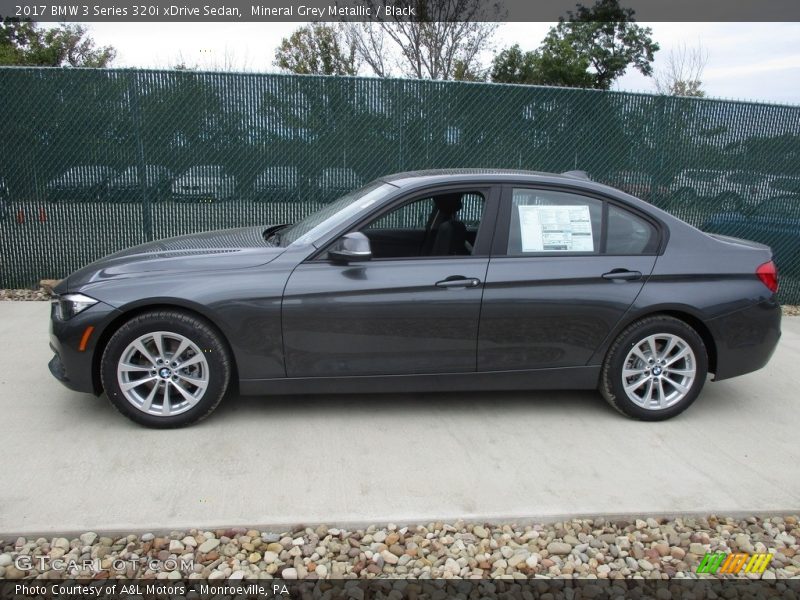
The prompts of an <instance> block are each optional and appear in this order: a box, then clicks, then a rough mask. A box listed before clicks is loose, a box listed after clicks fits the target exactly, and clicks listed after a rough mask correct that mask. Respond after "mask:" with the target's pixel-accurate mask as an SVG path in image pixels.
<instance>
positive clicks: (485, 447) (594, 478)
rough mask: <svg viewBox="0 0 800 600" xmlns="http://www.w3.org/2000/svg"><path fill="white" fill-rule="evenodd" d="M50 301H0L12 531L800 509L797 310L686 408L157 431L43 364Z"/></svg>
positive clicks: (244, 407) (342, 399)
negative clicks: (668, 416)
mask: <svg viewBox="0 0 800 600" xmlns="http://www.w3.org/2000/svg"><path fill="white" fill-rule="evenodd" d="M48 310H49V307H48V304H47V303H44V302H41V303H38V302H29V303H24V302H0V436H1V437H2V448H3V450H4V453H3V454H4V458H3V459H2V460H1V461H0V487H1V488H2V501H0V534H17V533H20V534H30V533H39V532H41V533H45V532H54V531H64V532H72V531H78V530H88V529H94V530H123V529H131V530H171V529H180V528H189V527H210V526H223V525H224V526H234V525H258V526H279V525H288V524H291V525H296V524H311V523H318V522H326V523H335V524H340V525H341V524H357V523H365V522H378V523H385V522H389V521H393V522H397V523H404V522H406V523H408V522H420V521H421V522H428V521H431V520H436V519H456V518H464V519H468V520H487V521H492V520H499V519H505V518H510V519H516V520H518V521H525V520H529V519H550V518H553V517H557V516H559V515H583V516H596V515H612V514H624V515H641V514H658V515H674V514H676V513H681V512H703V513H706V512H716V513H718V514H720V513H725V514H732V513H735V514H739V513H754V512H758V513H764V512H777V511H794V512H796V511H797V510H798V509H800V444H798V422H799V421H798V414H800V413H799V412H798V405H799V404H800V396H798V390H800V369H798V365H800V318H786V319H784V334H783V339H782V341H781V344H780V347H779V348H778V350H777V353H776V355H775V357H774V358H773V360H772V362H771V363H770V365H769V366H768V367H767V368H766V369H763V370H762V371H760V372H758V373H754V374H751V375H748V376H745V377H742V378H739V379H733V380H730V381H724V382H720V383H709V384H708V385H707V387H706V389H705V391H704V392H703V394H702V395H701V397H700V398H699V400H698V401H697V402H696V404H695V405H694V406H693V407H692V408H691V409H690V410H689V411H687V412H686V413H684V414H682V415H681V416H679V417H677V418H676V419H673V420H671V421H667V422H663V423H640V422H636V421H631V420H628V419H625V418H623V417H622V416H620V415H618V414H617V413H616V412H614V411H613V410H611V409H610V408H609V407H608V406H607V405H606V404H605V402H604V401H603V400H602V399H601V398H600V397H599V395H597V394H595V393H591V392H559V393H553V392H546V393H545V392H543V393H497V394H482V393H474V394H418V395H405V394H392V395H384V396H374V395H363V396H313V397H275V398H230V399H228V400H227V401H226V402H225V403H223V405H222V406H221V407H220V408H219V410H218V411H217V412H216V413H215V414H214V415H213V416H212V417H211V418H210V419H208V420H207V421H205V422H203V423H201V424H200V425H197V426H194V427H191V428H189V429H183V430H176V431H152V430H148V429H144V428H142V427H139V426H137V425H134V424H133V423H131V422H129V421H128V420H126V419H125V418H123V417H122V416H121V415H119V414H118V413H117V412H116V411H115V410H114V409H113V408H112V407H111V406H110V404H109V403H108V401H107V400H106V399H105V397H102V398H94V397H92V396H87V395H82V394H77V393H73V392H70V391H68V390H66V389H65V388H63V387H62V386H61V385H60V384H59V383H58V382H56V381H55V380H54V379H53V378H52V377H51V376H50V374H49V372H48V370H47V366H46V365H47V361H48V360H49V358H50V351H49V349H48V344H47V334H46V332H47V320H48Z"/></svg>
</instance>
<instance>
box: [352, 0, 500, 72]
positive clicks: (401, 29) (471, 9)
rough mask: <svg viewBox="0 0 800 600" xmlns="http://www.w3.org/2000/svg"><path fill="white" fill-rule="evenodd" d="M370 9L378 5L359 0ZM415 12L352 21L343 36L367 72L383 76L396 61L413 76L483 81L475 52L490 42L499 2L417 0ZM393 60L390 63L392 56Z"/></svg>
mask: <svg viewBox="0 0 800 600" xmlns="http://www.w3.org/2000/svg"><path fill="white" fill-rule="evenodd" d="M362 2H363V3H364V4H365V5H366V6H368V7H370V8H371V9H372V14H377V10H378V9H379V8H382V5H380V6H379V4H378V3H377V2H376V0H362ZM413 6H414V8H415V13H416V14H415V15H414V16H411V17H403V16H400V15H398V16H393V17H392V18H391V20H380V21H372V22H366V23H353V24H351V25H350V26H349V28H348V36H349V37H350V39H352V40H354V42H353V43H354V46H355V48H356V50H357V52H358V54H359V57H360V58H361V59H362V61H363V62H364V64H366V65H367V66H368V67H369V68H370V69H371V70H372V72H373V73H374V74H375V75H377V76H379V77H387V76H389V75H391V74H392V73H393V71H394V69H393V68H392V67H393V66H396V67H397V68H398V69H399V71H400V73H401V74H403V75H405V76H408V77H413V78H416V79H462V80H471V81H472V80H483V79H484V78H485V76H484V75H483V72H484V69H483V68H482V66H481V64H480V59H479V57H480V54H481V53H482V52H483V51H484V50H486V49H488V48H490V47H491V42H492V37H493V35H494V32H495V30H496V29H497V23H496V22H492V21H498V20H500V19H499V17H500V15H501V10H500V8H499V5H497V4H491V3H485V2H483V0H417V1H416V2H414V3H413ZM392 59H394V60H393V62H394V63H395V65H392V64H391V61H392Z"/></svg>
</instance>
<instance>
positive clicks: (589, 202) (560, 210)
mask: <svg viewBox="0 0 800 600" xmlns="http://www.w3.org/2000/svg"><path fill="white" fill-rule="evenodd" d="M602 220H603V202H602V201H600V200H596V199H594V198H587V197H585V196H579V195H576V194H570V193H568V192H555V191H552V190H534V189H521V188H517V189H514V192H513V197H512V207H511V228H510V231H509V235H508V247H507V250H506V253H507V254H508V255H509V256H526V255H529V254H540V253H543V252H546V253H551V252H554V253H563V254H577V253H580V254H587V253H588V254H592V253H594V254H596V253H598V252H599V251H600V241H601V235H600V232H601V229H602Z"/></svg>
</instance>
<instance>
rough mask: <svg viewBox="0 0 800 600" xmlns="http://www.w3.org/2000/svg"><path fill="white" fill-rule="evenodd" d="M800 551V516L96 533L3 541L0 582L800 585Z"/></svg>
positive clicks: (0, 541)
mask: <svg viewBox="0 0 800 600" xmlns="http://www.w3.org/2000/svg"><path fill="white" fill-rule="evenodd" d="M799 541H800V525H798V516H797V515H784V516H781V517H765V518H760V517H749V518H746V519H732V518H725V517H716V516H713V515H711V516H709V517H707V518H688V517H686V518H678V519H674V520H668V519H653V518H647V519H636V520H630V521H629V520H621V519H608V520H606V519H594V520H582V519H574V520H571V521H563V522H558V523H550V524H533V525H527V526H525V527H521V526H516V525H489V524H465V523H464V522H461V521H459V522H456V523H453V524H448V523H430V524H428V525H424V526H423V525H417V526H406V527H398V526H397V525H393V524H389V525H388V526H386V527H384V528H380V527H375V526H372V527H369V528H367V529H363V530H362V529H359V530H355V531H348V530H345V529H336V528H333V527H330V528H329V527H326V526H324V525H321V526H319V527H316V528H298V529H294V530H292V531H285V532H282V533H269V532H262V531H258V530H246V529H243V528H238V529H218V530H214V531H203V530H195V529H192V530H190V531H175V532H172V533H170V534H169V535H154V534H153V533H145V534H142V535H135V534H132V535H128V536H124V537H119V536H116V537H113V538H112V537H105V536H102V535H98V534H96V533H93V532H87V533H84V534H82V535H80V536H79V537H76V538H73V539H68V538H66V537H55V538H51V539H47V538H43V537H40V538H38V539H32V538H31V539H27V538H24V537H20V538H18V539H16V540H13V539H8V540H0V550H1V552H0V578H7V579H12V578H14V579H15V578H21V577H37V576H38V577H43V578H48V579H49V578H53V579H58V578H62V577H67V576H78V577H81V578H83V577H87V578H88V577H94V578H98V579H100V578H108V577H112V578H116V577H119V578H134V577H135V578H142V579H154V578H155V579H181V578H184V577H188V578H189V579H200V578H202V579H206V578H207V579H209V580H222V579H242V578H244V579H253V578H270V577H280V578H283V579H318V578H333V579H342V578H362V579H363V578H367V579H369V578H375V577H403V578H414V579H416V578H430V577H444V578H453V577H462V578H490V577H491V578H497V577H513V578H529V577H533V576H540V577H541V576H544V577H560V578H598V579H629V578H632V577H644V578H647V579H667V578H687V577H696V576H697V575H696V574H695V570H696V567H697V565H698V563H699V561H700V560H701V559H702V557H703V555H704V554H705V553H706V552H709V551H711V552H731V551H741V552H749V553H753V552H770V553H774V556H773V558H772V562H771V563H770V565H769V568H768V569H767V571H765V572H764V575H763V578H765V579H776V578H778V579H782V578H800V546H799V545H798V542H799ZM21 555H22V556H25V557H32V558H31V559H30V563H31V565H28V566H33V567H34V568H32V569H29V570H20V569H18V568H17V566H19V561H18V560H17V558H18V557H19V556H21ZM39 557H47V558H48V559H50V560H49V561H48V560H40V559H39ZM53 559H60V560H61V561H62V565H64V564H67V565H68V564H69V563H70V562H73V563H77V564H78V565H83V561H84V560H90V559H94V560H95V561H96V562H95V563H92V564H93V565H95V564H99V568H96V569H87V570H84V571H81V570H80V568H79V567H78V566H73V567H71V568H72V569H73V570H72V571H71V572H70V567H67V568H66V570H65V567H64V566H62V567H61V570H56V567H53V566H52V564H51V562H52V561H53ZM181 560H182V561H183V562H184V563H185V566H184V567H183V569H181V566H180V561H181ZM191 564H193V566H191ZM15 565H17V566H15ZM22 566H26V565H24V564H23V565H22ZM742 576H744V575H742ZM748 577H752V578H757V577H758V576H757V575H749V576H748Z"/></svg>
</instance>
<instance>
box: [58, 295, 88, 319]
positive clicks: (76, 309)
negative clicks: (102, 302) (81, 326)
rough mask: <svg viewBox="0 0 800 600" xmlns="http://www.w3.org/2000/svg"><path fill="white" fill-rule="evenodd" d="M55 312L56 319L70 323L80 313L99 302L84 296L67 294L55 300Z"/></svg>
mask: <svg viewBox="0 0 800 600" xmlns="http://www.w3.org/2000/svg"><path fill="white" fill-rule="evenodd" d="M52 302H53V310H54V311H55V312H54V314H55V316H56V318H58V319H61V320H62V321H68V320H69V319H71V318H72V317H74V316H75V315H77V314H78V313H81V312H83V311H85V310H86V309H87V308H89V307H90V306H94V305H95V304H97V300H95V299H94V298H89V296H84V295H83V294H65V295H63V296H56V297H55V298H53V301H52Z"/></svg>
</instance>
